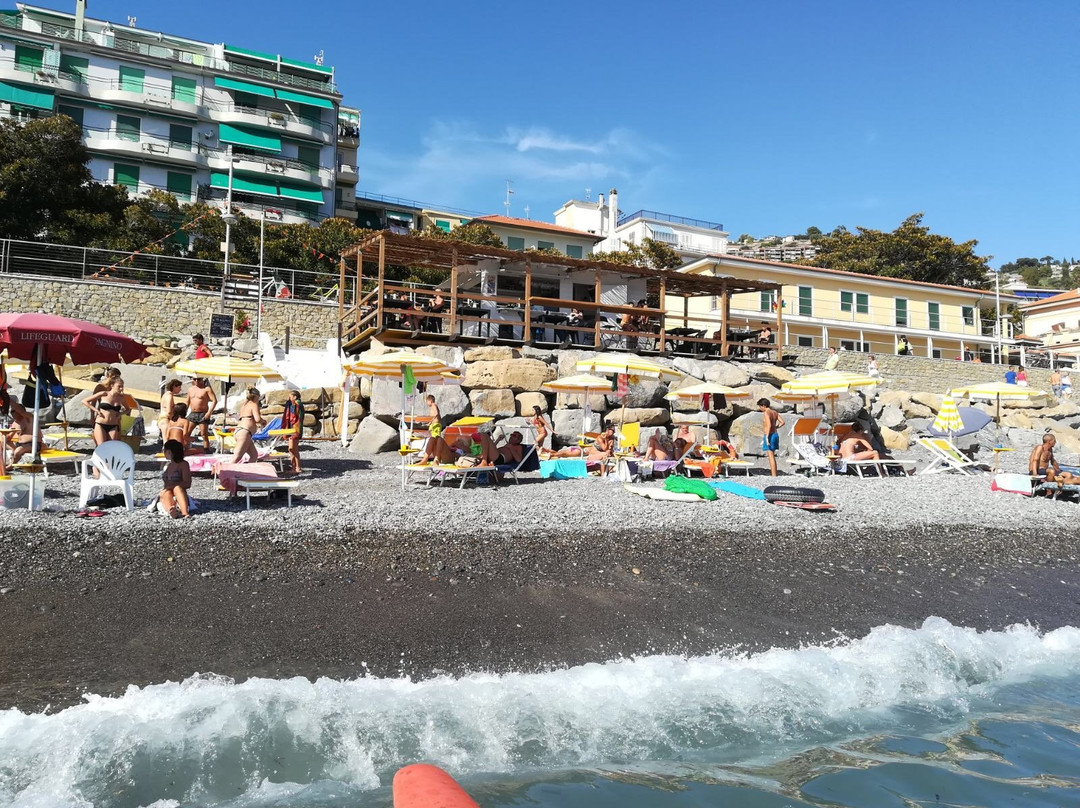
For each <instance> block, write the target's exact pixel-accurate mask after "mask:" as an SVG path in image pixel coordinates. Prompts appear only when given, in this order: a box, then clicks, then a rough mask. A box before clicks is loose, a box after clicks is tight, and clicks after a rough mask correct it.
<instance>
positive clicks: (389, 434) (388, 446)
mask: <svg viewBox="0 0 1080 808" xmlns="http://www.w3.org/2000/svg"><path fill="white" fill-rule="evenodd" d="M399 440H400V438H399V437H398V431H397V430H396V429H395V428H394V427H392V426H390V425H389V424H384V423H383V422H382V421H380V420H379V419H378V418H365V419H364V420H363V421H361V422H360V426H358V427H357V428H356V434H355V435H353V437H352V440H350V441H349V451H350V452H353V453H355V454H361V455H373V454H377V453H379V452H391V451H393V450H395V449H397V448H398V441H399Z"/></svg>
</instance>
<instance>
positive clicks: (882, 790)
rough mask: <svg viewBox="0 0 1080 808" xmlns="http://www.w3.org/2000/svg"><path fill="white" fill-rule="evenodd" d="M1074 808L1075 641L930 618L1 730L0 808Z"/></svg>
mask: <svg viewBox="0 0 1080 808" xmlns="http://www.w3.org/2000/svg"><path fill="white" fill-rule="evenodd" d="M416 761H427V762H432V763H436V764H438V765H441V766H443V767H444V768H446V769H448V770H449V771H450V772H451V773H452V774H453V775H454V776H455V777H457V778H458V779H459V780H460V782H462V784H463V785H464V786H465V787H466V788H467V789H468V790H469V791H470V792H471V793H472V794H473V795H474V796H475V797H476V799H477V800H478V801H479V802H480V804H481V805H482V806H484V808H490V807H492V806H511V805H512V806H551V808H556V806H557V807H558V808H569V807H570V806H631V807H634V806H671V807H672V808H688V806H714V805H732V806H768V808H773V807H774V806H801V805H822V806H824V805H828V806H860V807H861V806H866V808H869V807H870V806H874V807H875V808H877V807H878V806H897V808H912V807H913V806H958V805H963V806H973V805H979V806H1005V805H1010V806H1017V805H1029V806H1036V805H1037V806H1076V805H1080V629H1077V628H1072V627H1066V628H1060V629H1057V630H1055V631H1050V632H1046V633H1040V632H1039V631H1037V630H1036V629H1034V628H1031V627H1028V626H1013V627H1011V628H1009V629H1007V630H1005V631H1000V632H977V631H975V630H972V629H967V628H961V627H957V626H953V625H951V624H950V623H948V622H947V621H945V620H942V619H939V618H930V619H929V620H927V621H926V622H925V623H924V624H923V625H922V626H921V627H920V628H918V629H905V628H899V627H895V626H881V627H879V628H876V629H874V630H873V631H871V632H870V633H869V634H868V635H867V636H866V637H863V638H861V639H858V640H852V641H837V642H835V643H832V644H829V645H826V646H818V647H807V648H801V649H794V650H785V649H773V650H770V651H766V652H763V653H756V654H733V653H718V654H715V655H710V656H704V657H694V658H683V657H676V656H650V657H643V658H638V659H628V660H620V661H615V662H609V663H605V664H593V665H584V666H581V667H576V668H570V669H566V670H559V671H554V672H549V673H537V674H507V675H501V676H496V675H488V674H474V675H470V676H465V677H460V678H452V677H437V678H433V679H427V680H424V681H409V680H406V679H379V678H374V677H368V678H361V679H356V680H351V681H336V680H331V679H319V680H317V681H309V680H307V679H303V678H294V679H288V680H270V679H251V680H248V681H246V682H243V683H240V684H237V683H235V682H233V681H231V680H229V679H226V678H223V677H218V676H213V675H206V676H196V677H193V678H190V679H188V680H186V681H184V682H180V683H167V684H161V685H154V686H149V687H142V688H139V687H130V688H129V689H128V690H127V692H126V693H124V694H123V695H122V696H119V697H115V698H105V697H99V696H92V695H90V696H86V697H85V702H84V703H82V704H80V705H78V706H74V707H70V708H67V709H65V710H62V711H58V712H55V713H50V714H45V713H39V714H27V713H23V712H20V711H18V710H8V711H5V712H0V805H3V806H34V807H35V808H44V807H45V806H110V807H111V806H115V807H116V808H128V807H130V808H135V807H136V806H154V808H173V807H178V806H228V808H263V807H269V806H274V808H294V807H297V806H304V807H305V808H307V807H308V806H311V807H317V808H344V807H345V806H349V807H350V808H353V807H354V806H387V805H390V804H391V803H392V798H391V795H390V788H389V784H390V782H391V780H392V778H393V774H394V772H395V771H396V770H397V768H398V767H400V766H402V765H406V764H408V763H411V762H416Z"/></svg>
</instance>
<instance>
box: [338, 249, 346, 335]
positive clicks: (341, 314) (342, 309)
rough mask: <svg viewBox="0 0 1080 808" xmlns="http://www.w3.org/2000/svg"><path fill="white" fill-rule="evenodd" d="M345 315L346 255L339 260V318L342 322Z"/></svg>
mask: <svg viewBox="0 0 1080 808" xmlns="http://www.w3.org/2000/svg"><path fill="white" fill-rule="evenodd" d="M344 317H345V256H344V255H343V256H341V259H340V260H339V261H338V286H337V318H338V322H339V323H340V322H341V321H342V319H344Z"/></svg>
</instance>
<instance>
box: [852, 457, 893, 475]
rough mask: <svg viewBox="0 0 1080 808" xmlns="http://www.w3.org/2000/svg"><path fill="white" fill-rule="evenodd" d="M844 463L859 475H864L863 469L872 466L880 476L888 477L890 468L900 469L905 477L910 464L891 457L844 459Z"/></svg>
mask: <svg viewBox="0 0 1080 808" xmlns="http://www.w3.org/2000/svg"><path fill="white" fill-rule="evenodd" d="M842 462H843V463H844V465H845V466H846V467H847V468H849V469H854V470H855V473H856V474H857V475H859V477H862V476H864V475H863V470H864V469H867V468H872V469H874V470H876V471H877V473H878V476H879V477H888V476H889V469H891V468H895V469H900V473H901V474H903V475H904V476H905V477H907V476H908V474H909V472H908V466H907V465H905V464H904V463H902V462H901V461H899V460H892V459H889V458H882V459H880V460H844V461H842Z"/></svg>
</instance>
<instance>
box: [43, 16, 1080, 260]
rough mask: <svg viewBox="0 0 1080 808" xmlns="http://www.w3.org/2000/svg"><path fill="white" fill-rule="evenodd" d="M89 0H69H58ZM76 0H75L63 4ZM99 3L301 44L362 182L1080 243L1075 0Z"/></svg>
mask: <svg viewBox="0 0 1080 808" xmlns="http://www.w3.org/2000/svg"><path fill="white" fill-rule="evenodd" d="M41 4H42V5H50V6H52V7H55V8H61V9H63V10H72V9H73V8H74V0H66V2H60V0H46V2H42V3H41ZM67 5H70V6H71V8H70V9H69V8H67ZM398 8H400V9H402V10H401V11H400V12H397V11H395V6H394V5H393V4H386V3H373V2H369V1H368V0H362V1H361V2H351V3H350V2H326V3H321V4H318V3H306V4H299V5H298V4H296V3H294V2H289V3H286V2H281V0H263V2H254V1H253V0H232V2H229V3H222V2H205V1H204V0H194V1H192V0H186V2H181V3H163V2H161V0H152V1H150V0H90V7H89V14H90V15H91V16H94V17H99V18H100V17H104V18H107V19H111V20H113V21H117V22H123V20H124V19H125V17H126V16H127V15H135V16H137V17H138V25H139V27H140V28H149V29H152V30H164V31H167V32H169V33H176V34H182V35H187V36H191V37H195V38H199V39H207V40H211V41H215V42H222V41H224V42H227V43H229V44H235V45H239V46H241V47H250V48H254V49H258V50H269V51H275V52H280V53H281V54H283V55H285V56H289V57H292V58H300V59H307V58H310V57H311V55H312V54H313V53H315V52H316V51H318V50H320V49H322V50H324V51H325V53H326V62H327V64H332V65H334V66H335V67H336V68H337V71H338V77H339V82H340V85H341V89H342V91H343V92H344V94H345V102H346V103H347V104H349V105H351V106H356V107H359V108H361V109H362V110H363V130H362V140H361V149H360V153H359V163H360V176H361V182H360V186H359V187H360V189H361V190H365V191H369V192H374V193H384V194H390V195H395V196H403V197H408V198H413V199H419V200H422V201H425V202H428V203H432V204H439V205H447V206H453V207H458V208H466V209H470V210H478V211H481V212H488V213H502V212H503V205H502V203H503V198H504V195H505V180H506V179H507V178H510V179H513V180H514V189H515V193H514V196H513V197H512V209H511V213H512V215H516V216H522V215H524V212H525V211H524V209H525V206H526V205H528V206H529V209H530V214H529V215H530V216H531V217H532V218H537V219H547V220H550V219H551V216H552V212H553V211H554V210H555V209H556V208H558V207H559V206H560V205H561V204H562V203H563V202H564V201H565V200H567V199H569V198H571V197H576V198H582V197H583V195H584V193H585V189H586V188H591V189H592V194H593V198H595V195H596V194H597V193H600V192H606V191H607V190H608V188H610V187H612V186H614V187H617V188H618V189H619V193H620V200H619V201H620V207H621V208H622V209H623V210H624V211H627V212H629V211H631V210H636V209H638V208H648V209H653V210H660V211H665V212H668V213H674V214H677V215H682V216H691V217H695V218H701V219H710V220H713V221H717V222H722V223H723V224H724V225H725V228H726V229H727V230H728V231H729V232H730V233H731V234H732V237H735V236H738V235H739V234H740V233H744V232H746V233H751V234H754V235H758V236H762V235H769V234H781V233H794V232H802V231H804V230H805V229H806V228H807V227H808V226H811V225H815V226H817V227H820V228H821V229H823V230H829V229H831V228H833V227H835V226H837V225H840V224H843V225H845V226H847V227H849V228H854V227H855V226H858V225H863V226H867V227H874V228H879V229H892V228H894V227H896V225H897V224H899V223H900V221H901V220H902V219H903V218H904V217H906V216H908V215H910V214H912V213H915V212H917V211H924V212H925V214H926V218H925V220H924V221H925V223H926V224H927V225H928V226H929V227H930V228H931V229H932V230H933V231H935V232H938V233H943V234H945V235H947V236H949V237H951V238H953V239H955V240H957V241H966V240H968V239H977V240H978V241H979V246H978V248H977V251H978V252H979V254H981V255H990V254H992V255H993V256H994V259H993V261H992V263H993V264H994V265H997V264H1000V263H1002V262H1003V261H1010V260H1013V259H1015V258H1016V257H1018V256H1027V255H1030V256H1035V257H1041V256H1043V255H1054V256H1056V257H1062V256H1070V257H1071V256H1076V257H1078V258H1080V243H1078V239H1077V238H1076V235H1075V234H1076V233H1077V225H1078V224H1080V222H1078V219H1080V216H1078V208H1080V204H1078V202H1077V194H1078V185H1080V183H1078V182H1077V180H1078V178H1080V177H1078V174H1080V171H1078V161H1077V147H1078V141H1080V125H1078V124H1080V120H1078V118H1080V103H1078V100H1080V49H1078V47H1077V43H1076V35H1077V33H1078V32H1080V26H1078V23H1080V2H1076V0H1038V2H1021V1H1020V0H1013V1H1012V2H1000V1H999V0H970V1H964V0H949V2H940V0H908V1H906V2H905V1H904V0H894V1H893V2H887V3H885V2H867V1H866V0H846V1H844V0H836V1H835V2H829V1H828V0H824V1H823V2H813V3H812V2H803V1H802V0H791V1H790V2H758V3H748V2H731V1H730V0H728V1H726V2H713V3H668V4H657V3H655V2H639V1H638V0H624V2H621V3H618V4H612V3H606V2H605V3H599V2H593V3H589V2H567V1H565V0H549V2H546V3H543V4H535V3H528V4H526V3H505V2H490V0H473V2H469V3H456V4H453V3H451V4H448V3H429V2H411V3H408V4H406V5H404V6H400V7H398Z"/></svg>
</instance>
